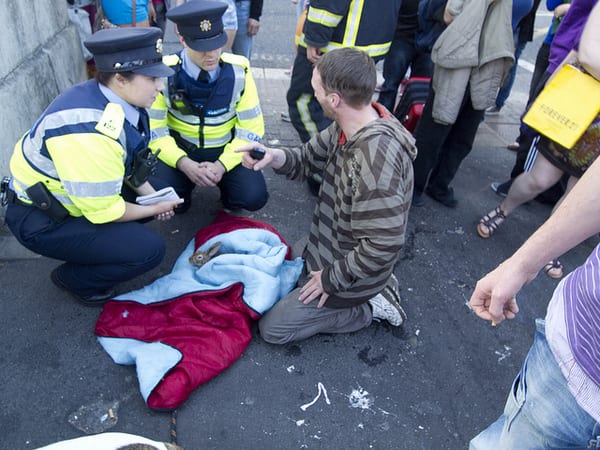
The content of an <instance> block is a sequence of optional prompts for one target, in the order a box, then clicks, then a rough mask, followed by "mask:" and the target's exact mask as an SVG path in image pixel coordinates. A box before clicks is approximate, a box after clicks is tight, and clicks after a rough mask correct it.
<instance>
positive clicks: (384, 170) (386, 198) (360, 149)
mask: <svg viewBox="0 0 600 450" xmlns="http://www.w3.org/2000/svg"><path fill="white" fill-rule="evenodd" d="M382 113H383V114H384V115H385V117H382V118H380V119H377V120H375V121H374V122H371V123H370V124H369V125H368V126H366V127H364V128H362V129H361V130H359V131H358V132H357V133H355V134H354V136H352V137H351V138H350V139H346V137H345V136H344V134H343V132H342V131H341V129H340V128H339V126H338V125H337V124H336V123H333V124H331V125H330V126H329V127H328V128H327V129H325V130H323V131H322V132H321V133H319V134H318V135H317V136H315V137H314V138H313V139H311V140H310V141H309V142H307V143H306V144H304V145H303V146H302V147H301V148H295V149H291V150H287V149H286V150H284V151H285V152H286V162H285V164H284V166H283V167H281V168H280V169H279V170H277V172H278V173H282V174H286V175H287V176H288V178H298V179H301V180H302V179H304V178H307V177H309V176H311V174H313V173H322V175H323V182H322V184H321V189H320V192H319V199H318V201H317V204H316V206H315V211H314V214H313V221H312V224H311V229H310V234H309V239H308V244H307V246H306V249H305V251H304V255H303V256H304V259H305V261H306V264H305V268H304V270H305V274H306V273H310V272H311V271H319V270H322V271H323V274H322V277H321V280H322V282H323V288H324V290H325V292H326V293H327V294H329V298H328V300H327V302H326V306H328V307H330V308H347V307H352V306H356V305H359V304H361V303H364V302H366V301H368V300H369V299H370V298H372V297H373V296H375V295H377V294H378V293H379V292H381V290H382V289H383V288H384V287H385V284H386V282H387V280H388V278H389V276H390V274H391V273H392V271H393V269H394V265H395V263H396V261H397V260H398V256H399V252H400V249H401V247H402V245H403V244H404V239H405V237H404V234H405V231H406V225H407V221H408V210H409V208H410V202H411V199H412V190H413V169H412V161H411V160H412V159H414V157H415V156H416V148H415V146H414V139H413V137H412V136H411V135H410V133H409V132H408V131H406V129H405V128H404V127H403V126H402V125H400V123H399V122H398V121H397V120H396V119H394V118H393V117H391V116H389V113H387V112H385V113H384V112H383V111H380V115H381V114H382Z"/></svg>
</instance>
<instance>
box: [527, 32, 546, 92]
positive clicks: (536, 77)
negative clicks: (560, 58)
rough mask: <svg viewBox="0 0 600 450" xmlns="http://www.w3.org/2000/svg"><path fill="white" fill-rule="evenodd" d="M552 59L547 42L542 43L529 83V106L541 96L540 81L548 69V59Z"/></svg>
mask: <svg viewBox="0 0 600 450" xmlns="http://www.w3.org/2000/svg"><path fill="white" fill-rule="evenodd" d="M549 57H550V46H549V45H548V44H546V43H545V42H542V45H541V46H540V48H539V50H538V52H537V55H536V57H535V66H534V67H533V75H531V81H530V82H529V98H528V99H527V104H529V103H531V102H532V101H533V100H534V99H535V98H536V97H537V96H538V94H539V88H538V86H539V84H540V80H541V79H542V77H543V76H544V73H545V72H546V69H547V68H548V58H549Z"/></svg>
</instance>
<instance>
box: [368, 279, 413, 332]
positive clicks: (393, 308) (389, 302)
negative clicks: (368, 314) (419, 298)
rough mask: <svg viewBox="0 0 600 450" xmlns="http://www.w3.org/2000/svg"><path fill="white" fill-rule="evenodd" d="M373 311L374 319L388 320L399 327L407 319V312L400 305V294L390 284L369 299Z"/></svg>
mask: <svg viewBox="0 0 600 450" xmlns="http://www.w3.org/2000/svg"><path fill="white" fill-rule="evenodd" d="M369 305H371V310H372V311H373V320H377V321H381V320H386V321H387V322H389V324H390V325H392V326H394V327H399V326H400V325H402V323H403V322H404V321H405V320H406V313H405V312H404V309H402V306H400V296H399V295H398V294H397V293H396V292H394V291H393V290H392V289H391V288H390V287H389V286H386V287H385V288H383V291H381V292H380V293H379V294H377V295H376V296H375V297H373V298H372V299H371V300H369Z"/></svg>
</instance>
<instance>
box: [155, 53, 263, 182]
mask: <svg viewBox="0 0 600 450" xmlns="http://www.w3.org/2000/svg"><path fill="white" fill-rule="evenodd" d="M164 61H165V63H166V64H168V65H170V66H171V67H172V68H173V69H174V70H175V72H176V73H175V75H173V76H172V77H170V78H169V79H168V80H167V81H166V82H165V91H164V92H163V93H161V94H159V96H158V97H157V99H156V101H155V102H154V104H153V105H152V107H151V108H150V110H149V114H150V128H151V142H150V148H152V149H153V150H157V149H159V148H160V150H161V152H160V154H159V156H158V157H159V159H161V160H162V161H163V162H164V163H165V164H167V165H169V166H171V167H175V166H176V164H177V161H179V159H180V158H182V157H183V156H186V155H187V154H188V153H190V152H196V151H199V152H201V151H202V149H215V148H222V149H223V151H222V152H221V154H220V156H219V157H218V161H219V162H220V163H221V164H222V165H223V166H224V167H225V169H226V170H227V171H229V170H231V169H233V168H234V167H236V166H237V165H238V164H240V163H241V160H242V157H241V154H238V153H235V152H234V150H235V149H236V148H239V147H241V146H242V145H246V144H247V143H248V142H256V141H260V140H261V139H262V136H263V134H264V130H265V126H264V120H263V115H262V110H261V108H260V102H259V99H258V92H257V90H256V85H255V83H254V79H253V77H252V73H251V71H250V67H249V63H248V60H247V59H246V58H244V57H243V56H238V55H233V54H230V53H223V54H222V55H221V72H220V74H219V79H218V80H216V81H214V82H213V83H210V84H202V83H200V82H197V81H196V80H193V79H192V78H191V77H190V76H189V75H187V74H186V73H185V71H183V69H182V68H181V59H180V58H179V56H178V55H170V56H167V57H165V59H164ZM173 136H176V137H177V140H178V141H176V139H175V138H174V137H173ZM178 143H179V145H178Z"/></svg>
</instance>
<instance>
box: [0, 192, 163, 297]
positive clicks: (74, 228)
mask: <svg viewBox="0 0 600 450" xmlns="http://www.w3.org/2000/svg"><path fill="white" fill-rule="evenodd" d="M5 221H6V224H7V225H8V227H9V228H10V230H11V231H12V232H13V234H14V235H15V237H16V238H17V240H18V241H19V242H20V243H21V244H22V245H23V246H24V247H26V248H28V249H29V250H31V251H33V252H35V253H38V254H40V255H43V256H47V257H49V258H54V259H58V260H61V261H65V264H63V265H62V266H61V267H60V268H59V277H60V279H61V280H62V281H63V282H64V284H66V285H67V286H68V287H69V288H70V289H71V290H73V291H74V292H76V293H78V294H79V295H82V296H88V295H94V294H97V293H99V292H102V291H104V290H107V289H110V288H112V287H113V286H115V285H116V284H118V283H121V282H124V281H128V280H130V279H132V278H134V277H137V276H138V275H141V274H143V273H145V272H147V271H149V270H150V269H152V268H154V267H156V266H158V264H160V262H161V261H162V259H163V257H164V254H165V243H164V240H163V239H162V238H161V237H160V236H159V235H158V234H157V233H155V232H154V231H152V230H151V229H150V228H148V227H146V226H144V225H142V224H141V223H138V222H123V223H115V222H110V223H105V224H93V223H91V222H90V221H88V220H87V219H86V218H84V217H72V216H69V217H67V218H66V219H65V220H63V221H61V222H56V221H54V220H53V219H51V218H50V217H48V216H47V215H46V214H45V213H44V212H42V211H41V210H40V209H38V208H36V207H35V206H30V205H25V204H22V203H20V202H18V201H16V202H15V203H10V204H9V205H8V206H7V209H6V217H5Z"/></svg>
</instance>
